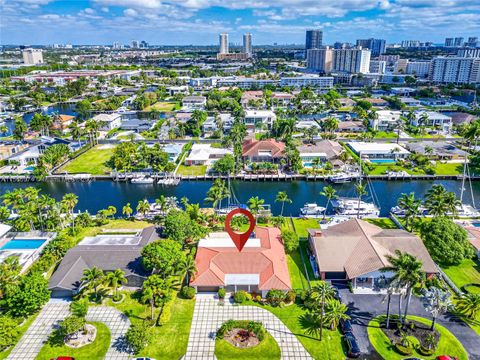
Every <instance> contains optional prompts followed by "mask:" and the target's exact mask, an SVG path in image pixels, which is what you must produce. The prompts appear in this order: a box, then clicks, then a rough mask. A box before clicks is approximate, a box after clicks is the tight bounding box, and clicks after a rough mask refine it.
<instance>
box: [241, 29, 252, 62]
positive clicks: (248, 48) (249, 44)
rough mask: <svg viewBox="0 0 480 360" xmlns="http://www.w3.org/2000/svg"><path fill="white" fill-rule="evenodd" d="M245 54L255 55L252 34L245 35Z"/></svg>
mask: <svg viewBox="0 0 480 360" xmlns="http://www.w3.org/2000/svg"><path fill="white" fill-rule="evenodd" d="M243 52H244V53H245V54H249V55H250V56H251V55H252V54H253V48H252V34H250V33H246V34H244V35H243Z"/></svg>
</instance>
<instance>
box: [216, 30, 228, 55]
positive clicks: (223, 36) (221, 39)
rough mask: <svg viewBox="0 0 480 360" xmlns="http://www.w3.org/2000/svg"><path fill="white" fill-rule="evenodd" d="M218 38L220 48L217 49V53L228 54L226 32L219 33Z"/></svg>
mask: <svg viewBox="0 0 480 360" xmlns="http://www.w3.org/2000/svg"><path fill="white" fill-rule="evenodd" d="M218 40H219V43H220V49H219V51H218V53H219V54H228V34H227V33H221V34H220V35H219V36H218Z"/></svg>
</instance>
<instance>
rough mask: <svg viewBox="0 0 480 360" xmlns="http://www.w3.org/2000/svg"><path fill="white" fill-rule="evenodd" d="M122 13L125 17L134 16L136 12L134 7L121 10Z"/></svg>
mask: <svg viewBox="0 0 480 360" xmlns="http://www.w3.org/2000/svg"><path fill="white" fill-rule="evenodd" d="M123 15H125V16H127V17H136V16H137V15H138V12H137V11H136V10H134V9H126V10H124V11H123Z"/></svg>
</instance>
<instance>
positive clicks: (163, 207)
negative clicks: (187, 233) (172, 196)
mask: <svg viewBox="0 0 480 360" xmlns="http://www.w3.org/2000/svg"><path fill="white" fill-rule="evenodd" d="M155 205H157V206H158V207H159V208H160V211H161V212H162V213H164V214H165V211H166V210H167V198H166V197H165V195H160V197H159V198H158V199H155Z"/></svg>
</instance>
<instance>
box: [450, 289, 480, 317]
mask: <svg viewBox="0 0 480 360" xmlns="http://www.w3.org/2000/svg"><path fill="white" fill-rule="evenodd" d="M456 309H457V310H458V311H459V312H460V313H461V314H463V315H465V316H466V317H468V318H469V319H472V320H473V319H476V318H477V316H478V315H479V314H480V294H471V293H468V294H464V295H462V296H461V297H460V298H459V299H458V300H457V303H456Z"/></svg>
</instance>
